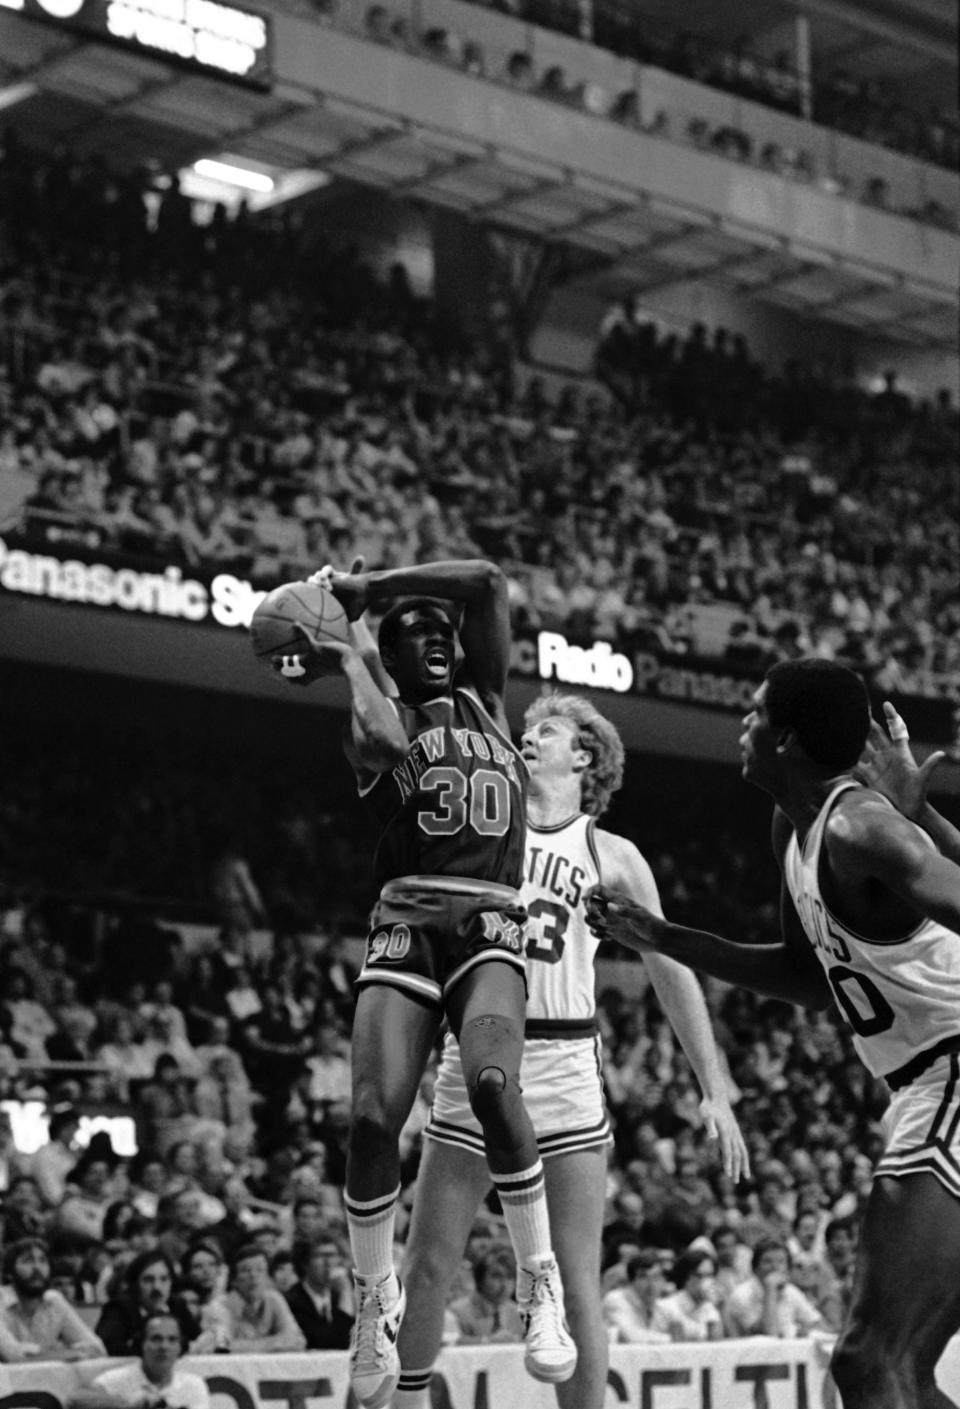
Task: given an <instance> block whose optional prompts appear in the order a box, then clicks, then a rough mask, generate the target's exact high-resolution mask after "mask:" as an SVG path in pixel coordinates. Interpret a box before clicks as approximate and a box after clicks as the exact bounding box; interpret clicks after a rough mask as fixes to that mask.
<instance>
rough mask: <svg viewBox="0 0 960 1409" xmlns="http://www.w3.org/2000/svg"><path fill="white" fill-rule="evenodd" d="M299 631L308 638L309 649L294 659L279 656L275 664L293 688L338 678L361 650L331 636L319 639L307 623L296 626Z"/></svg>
mask: <svg viewBox="0 0 960 1409" xmlns="http://www.w3.org/2000/svg"><path fill="white" fill-rule="evenodd" d="M294 625H295V626H296V629H297V631H299V633H300V635H301V636H302V637H303V638H304V642H305V647H304V650H302V651H297V652H296V653H295V654H293V655H283V656H280V655H277V656H274V657H273V659H272V662H271V664H272V665H273V668H274V670H275V671H276V672H277V674H278V675H282V676H283V678H284V680H287V681H289V682H290V684H292V685H312V684H313V682H314V680H319V679H320V678H321V676H324V675H331V674H336V673H337V672H339V671H341V670H343V668H344V665H345V663H346V660H347V658H348V656H350V655H353V654H355V653H356V650H357V647H356V645H355V644H354V643H353V640H352V637H353V630H352V628H351V632H350V635H351V641H349V642H348V641H334V640H332V639H331V638H330V637H329V636H318V635H317V634H316V632H315V631H314V630H313V629H312V627H309V626H307V624H306V622H303V621H298V622H295V623H294Z"/></svg>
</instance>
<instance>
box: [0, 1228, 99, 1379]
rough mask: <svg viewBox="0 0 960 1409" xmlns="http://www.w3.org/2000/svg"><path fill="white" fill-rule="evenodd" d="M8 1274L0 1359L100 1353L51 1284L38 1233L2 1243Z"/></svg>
mask: <svg viewBox="0 0 960 1409" xmlns="http://www.w3.org/2000/svg"><path fill="white" fill-rule="evenodd" d="M5 1265H6V1272H7V1279H8V1281H9V1282H10V1284H11V1285H12V1288H13V1293H14V1300H13V1301H12V1302H11V1303H10V1305H8V1306H6V1307H4V1309H3V1311H2V1313H0V1360H4V1361H6V1362H7V1363H8V1364H11V1363H16V1362H19V1361H24V1360H82V1359H85V1358H86V1359H90V1358H91V1357H94V1356H97V1355H105V1354H106V1348H105V1346H104V1344H103V1341H102V1340H101V1339H100V1337H99V1336H97V1335H95V1334H94V1333H93V1331H91V1330H90V1329H89V1327H88V1326H86V1325H85V1324H84V1322H83V1321H82V1320H81V1319H80V1317H79V1316H78V1315H77V1313H76V1312H75V1311H74V1309H73V1307H72V1306H71V1305H70V1303H69V1301H68V1300H67V1299H66V1297H65V1296H64V1295H63V1294H62V1292H58V1291H54V1290H53V1288H52V1287H51V1285H50V1277H51V1273H50V1256H49V1253H48V1252H47V1245H46V1243H45V1242H44V1241H43V1239H42V1238H23V1239H21V1241H20V1242H17V1243H13V1244H12V1245H11V1246H10V1247H8V1248H7V1255H6V1258H5Z"/></svg>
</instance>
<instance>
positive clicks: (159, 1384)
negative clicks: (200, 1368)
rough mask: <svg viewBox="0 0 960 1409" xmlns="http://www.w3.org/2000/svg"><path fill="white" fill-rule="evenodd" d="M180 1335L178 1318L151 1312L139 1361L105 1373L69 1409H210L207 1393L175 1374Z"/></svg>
mask: <svg viewBox="0 0 960 1409" xmlns="http://www.w3.org/2000/svg"><path fill="white" fill-rule="evenodd" d="M182 1349H183V1333H182V1331H181V1329H180V1325H179V1323H178V1321H177V1319H176V1317H174V1316H171V1315H170V1314H169V1313H168V1312H154V1313H153V1314H151V1315H150V1316H149V1317H147V1319H146V1321H145V1323H144V1326H143V1334H142V1337H141V1340H140V1344H139V1345H138V1347H137V1352H136V1353H137V1355H138V1358H137V1360H135V1361H134V1363H133V1364H132V1365H119V1366H116V1367H114V1368H113V1369H110V1370H104V1371H103V1372H102V1374H99V1375H97V1377H96V1379H95V1380H94V1381H93V1383H92V1384H91V1385H89V1386H87V1387H86V1388H84V1389H80V1390H77V1391H76V1393H75V1394H73V1395H72V1396H71V1398H70V1400H69V1401H68V1409H148V1407H149V1409H153V1407H154V1406H156V1409H159V1406H169V1409H210V1393H209V1391H208V1389H207V1386H206V1385H205V1383H204V1382H203V1380H202V1379H201V1378H200V1376H199V1375H195V1374H193V1373H192V1371H189V1370H178V1369H177V1360H178V1359H179V1358H180V1353H181V1351H182Z"/></svg>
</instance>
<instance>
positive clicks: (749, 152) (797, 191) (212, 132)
mask: <svg viewBox="0 0 960 1409" xmlns="http://www.w3.org/2000/svg"><path fill="white" fill-rule="evenodd" d="M931 2H932V0H931ZM42 4H43V0H0V54H2V56H3V58H2V60H0V80H2V79H5V80H6V82H7V87H6V88H5V89H2V90H0V103H3V102H4V95H5V94H6V95H7V97H6V101H7V102H13V101H15V100H16V99H17V98H19V99H20V102H19V103H18V106H17V109H16V112H17V118H18V122H19V121H20V120H21V114H22V119H23V121H24V123H25V124H26V125H27V126H28V127H29V128H31V129H32V130H33V131H35V132H37V133H38V134H42V135H43V136H44V137H45V138H46V139H47V140H49V141H50V142H51V143H52V142H54V141H56V140H69V141H70V142H71V143H72V145H73V146H74V147H75V149H77V150H78V152H79V154H80V155H85V154H89V152H90V151H94V150H96V151H101V152H103V153H104V154H105V155H106V156H108V158H109V159H111V160H113V161H116V162H119V161H126V162H127V163H128V164H130V165H134V164H141V163H143V162H144V160H146V159H147V158H148V157H149V158H151V159H152V160H153V161H154V162H155V163H161V164H162V165H163V166H164V167H166V168H167V169H169V170H174V169H178V168H183V167H185V166H189V165H190V164H191V163H193V162H194V161H195V160H196V159H198V158H200V157H220V158H221V159H225V160H232V161H235V162H240V163H242V164H245V165H247V166H252V167H253V168H254V169H255V170H259V171H262V172H264V173H265V174H266V175H268V176H270V177H271V178H272V179H273V180H274V181H275V182H276V183H277V185H278V189H280V188H282V187H283V185H284V182H287V183H288V184H289V183H291V182H293V179H294V175H295V174H296V173H304V172H306V173H313V174H314V176H316V174H317V173H318V172H320V173H323V174H324V175H325V176H326V177H329V178H336V177H340V178H347V179H349V180H352V181H357V182H360V183H363V184H365V185H367V186H372V187H376V188H378V189H381V190H383V191H384V192H385V193H389V194H390V195H391V196H393V197H396V198H411V199H417V200H419V201H422V202H425V203H428V204H431V205H436V206H443V207H447V208H451V209H454V210H457V211H459V212H462V213H465V214H466V215H468V216H469V217H470V218H471V219H474V220H476V221H478V222H483V223H486V224H489V225H493V226H497V227H499V228H502V229H507V230H511V231H519V232H522V233H524V234H526V235H528V236H532V237H534V238H538V239H542V240H543V241H546V242H549V243H551V244H554V245H562V246H565V247H566V248H568V249H569V250H571V251H573V252H575V254H574V257H575V259H576V260H577V261H578V262H579V264H580V267H583V268H587V269H589V268H591V267H596V268H604V267H608V268H609V267H613V268H618V269H621V270H623V272H624V277H625V279H627V280H628V281H629V282H630V284H631V286H632V287H633V288H634V289H637V290H640V291H642V290H643V289H645V288H656V287H660V286H663V285H664V284H668V283H670V282H678V281H682V280H684V279H692V278H698V279H707V280H712V281H716V282H717V283H719V284H722V285H724V286H726V287H728V288H730V289H732V290H733V291H734V292H736V293H738V294H740V295H742V296H744V297H748V298H757V299H760V300H763V301H767V302H770V303H773V304H776V305H779V306H781V307H785V308H787V309H789V310H791V311H792V312H794V313H798V314H800V315H801V316H804V315H809V316H810V317H816V318H817V319H826V320H828V321H831V320H832V321H835V322H837V323H839V324H843V325H845V326H847V327H849V328H853V329H858V330H863V331H864V332H865V333H866V332H869V335H870V336H871V337H876V338H878V339H882V340H886V341H891V342H901V343H904V344H908V345H913V346H915V347H920V348H923V347H926V348H929V349H932V350H945V349H947V348H952V347H954V346H955V341H956V322H957V302H958V292H957V291H958V285H960V235H958V230H957V214H958V210H960V196H958V182H957V177H956V175H955V173H953V172H951V171H950V170H948V169H946V168H945V167H944V166H943V165H938V164H937V162H936V160H935V153H934V154H931V153H930V152H928V153H927V159H923V156H917V155H907V154H905V153H903V152H900V151H895V150H891V149H889V148H888V147H885V146H883V145H880V144H879V141H880V139H879V138H878V139H877V140H876V141H874V140H866V138H867V137H869V136H870V135H871V129H870V128H869V124H868V125H867V127H866V131H865V134H864V136H861V137H855V136H850V135H846V134H843V133H840V132H838V131H836V130H835V129H833V128H830V127H827V126H825V125H823V123H822V122H819V123H818V122H815V121H812V120H810V119H808V118H806V117H804V116H802V115H797V114H795V113H794V112H791V111H789V109H790V107H791V106H799V107H800V109H801V113H802V110H803V109H804V108H807V109H808V110H809V111H811V113H813V115H814V116H816V115H817V110H816V106H815V105H814V104H813V102H812V98H811V90H810V85H809V74H806V75H803V74H801V75H800V78H798V77H797V70H795V69H792V68H791V67H790V66H789V65H787V66H786V67H782V68H779V69H777V68H776V67H775V69H774V72H779V74H780V76H781V81H782V97H783V102H782V104H781V106H780V107H777V106H774V105H771V103H770V102H768V101H758V100H757V99H756V98H750V97H744V96H743V93H744V92H750V91H757V82H756V81H755V80H756V74H755V73H754V80H751V79H750V75H751V68H750V65H749V64H748V63H747V61H746V59H745V58H744V55H743V53H742V52H741V53H740V55H739V57H738V58H737V62H736V64H735V66H734V67H733V68H732V69H730V68H729V65H728V66H727V69H726V70H725V69H724V67H723V65H721V67H720V70H719V72H720V74H721V78H722V76H723V73H724V72H727V74H728V77H730V82H729V83H728V85H727V88H726V89H723V88H720V87H717V86H714V85H712V84H711V83H708V82H706V81H704V80H703V79H702V78H700V77H684V76H683V75H681V74H679V73H677V72H670V71H668V69H667V68H665V67H663V66H661V60H662V58H663V55H662V53H661V52H660V51H658V50H657V46H656V45H648V46H647V48H646V49H640V50H638V52H642V53H643V54H644V60H643V61H641V60H639V59H637V58H630V57H623V56H622V55H617V54H615V53H612V52H610V49H604V48H601V47H599V45H598V43H596V42H593V43H591V42H587V41H586V40H585V39H583V38H580V37H577V36H574V35H568V34H562V33H558V32H555V31H550V30H548V29H546V28H542V27H540V26H539V25H536V24H531V23H529V22H528V21H527V20H526V19H524V18H519V17H517V16H514V15H510V14H505V13H499V12H496V11H494V10H491V9H487V8H483V7H481V6H478V5H472V4H466V3H462V0H383V3H371V2H370V0H289V5H288V6H287V7H285V8H283V9H278V8H276V7H275V8H274V9H273V10H272V11H270V12H268V11H267V10H266V9H262V10H261V11H260V18H261V19H262V20H263V23H264V24H265V25H268V29H267V30H264V31H263V33H264V34H265V35H266V36H267V37H266V38H265V40H264V44H263V46H262V50H258V52H257V54H256V56H255V63H254V60H251V63H252V64H253V68H251V75H253V74H254V69H255V70H256V73H255V77H256V79H257V82H256V84H254V83H253V82H248V83H240V82H227V81H226V77H227V75H225V74H224V73H223V72H219V73H218V72H217V71H215V70H213V69H211V68H210V66H209V65H207V66H206V67H204V66H203V65H202V64H198V63H197V62H194V61H187V60H185V59H184V58H183V56H182V54H181V55H179V56H176V57H174V58H171V57H170V56H169V55H168V54H164V53H163V52H162V50H161V48H160V47H158V46H157V43H152V41H154V40H156V39H157V35H158V34H162V33H163V31H162V27H161V28H160V29H158V27H157V21H158V16H159V14H160V11H161V10H162V11H163V13H164V14H166V10H167V9H169V6H168V5H166V4H165V3H164V4H161V0H110V4H108V6H107V13H108V15H114V12H116V15H115V21H116V22H115V23H113V25H112V28H113V32H112V36H110V38H111V40H112V42H109V43H108V42H103V41H104V38H105V36H98V35H97V34H95V33H93V32H92V31H91V29H90V28H89V26H87V27H86V28H84V29H78V28H77V25H78V23H79V21H78V20H75V19H71V20H66V21H59V20H58V21H56V22H54V21H53V20H52V18H51V16H50V15H49V13H46V14H45V17H44V22H43V23H40V22H39V18H38V17H41V6H42ZM294 6H295V7H296V12H293V7H294ZM58 8H60V7H58ZM175 8H176V7H175ZM182 8H183V10H184V13H185V14H186V13H188V12H189V13H193V11H192V9H191V7H190V6H189V5H186V4H184V5H183V6H182ZM208 8H209V9H210V10H211V14H212V13H213V12H214V11H216V10H217V7H208ZM773 8H774V9H775V10H777V12H778V13H779V12H780V11H781V10H784V9H785V8H786V7H785V6H783V5H781V6H775V7H773ZM815 8H816V7H815ZM820 8H821V9H822V8H823V7H822V6H820ZM837 8H838V6H837V5H834V6H833V9H834V10H836V9H837ZM846 8H847V9H849V7H846ZM121 11H122V15H121ZM236 11H237V13H241V10H240V7H236ZM250 12H251V7H247V6H244V7H243V11H242V13H250ZM82 13H83V0H81V4H80V15H81V17H82ZM577 13H579V10H578V12H577ZM852 13H853V12H852V11H851V15H852ZM596 17H597V15H596V12H594V10H593V9H592V8H591V9H590V13H589V16H588V19H589V23H586V22H582V23H581V22H579V21H578V27H579V31H580V33H582V32H583V30H584V28H587V29H589V28H590V27H591V26H595V22H596ZM121 19H122V21H123V23H122V24H121V22H120V21H121ZM847 19H848V21H849V20H850V15H848V16H847ZM148 21H149V23H148ZM851 22H852V21H851ZM237 23H239V21H237ZM885 23H889V22H885ZM600 37H603V36H602V35H601V36H600ZM908 38H909V35H908V34H907V35H906V37H905V38H904V48H905V50H906V49H907V48H909V45H908V44H907V39H908ZM920 39H921V40H922V43H923V44H926V45H927V46H928V47H929V46H930V45H933V46H934V48H935V49H936V47H937V44H938V43H939V41H938V40H937V38H936V36H935V35H934V36H933V37H931V36H930V35H929V34H923V35H920ZM148 41H151V42H148ZM895 41H896V36H895V35H893V34H888V35H887V36H886V40H885V42H886V43H887V44H888V46H890V45H892V44H894V43H895ZM238 42H239V41H238ZM611 42H612V41H611ZM177 43H178V44H179V43H180V40H179V39H178V40H177ZM921 47H922V46H921ZM694 69H695V71H696V72H698V73H699V70H697V69H696V66H695V65H694ZM24 73H27V74H28V75H29V77H28V79H27V80H26V81H23V80H22V76H23V74H24ZM764 73H767V70H764ZM709 76H710V74H709V73H706V74H705V77H709ZM233 77H234V78H236V77H237V75H236V74H234V75H233ZM751 81H753V88H751V86H750V83H751ZM765 81H767V80H765ZM11 94H12V95H13V96H10V95H11ZM758 96H764V95H763V94H759V92H758ZM948 125H949V124H948ZM947 145H949V143H947ZM937 150H939V149H937Z"/></svg>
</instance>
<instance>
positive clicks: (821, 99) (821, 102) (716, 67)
mask: <svg viewBox="0 0 960 1409" xmlns="http://www.w3.org/2000/svg"><path fill="white" fill-rule="evenodd" d="M289 2H290V3H291V4H296V0H289ZM477 2H478V3H482V4H486V3H487V0H477ZM303 5H304V7H305V9H306V11H307V12H308V13H310V14H311V15H313V16H315V17H319V18H321V19H322V20H323V21H324V22H326V23H331V24H338V23H345V22H347V15H346V11H345V8H344V10H343V13H341V5H340V0H303ZM491 8H494V9H498V10H501V11H502V12H504V13H507V14H511V15H514V16H516V17H517V18H520V19H524V20H527V21H529V22H530V23H533V24H538V25H541V26H543V27H544V28H546V29H549V30H557V31H560V32H561V33H566V34H570V35H574V36H576V37H579V38H581V39H585V40H589V41H590V42H592V43H594V44H596V45H597V46H598V47H599V48H601V49H606V50H609V51H610V52H611V53H613V54H616V55H618V56H619V57H622V58H627V59H631V60H634V61H635V62H637V63H640V64H649V65H653V66H654V67H657V68H662V69H666V70H667V71H668V72H671V73H676V74H678V75H680V76H681V77H684V78H689V79H692V80H693V81H694V82H697V83H702V84H704V85H706V86H707V87H710V88H717V89H721V90H723V91H725V92H728V93H731V94H733V95H735V96H736V97H739V98H743V99H747V100H748V101H750V102H754V103H759V104H762V105H763V106H765V107H770V108H774V109H777V110H779V111H781V112H785V113H788V114H792V115H794V116H798V117H799V116H805V117H808V118H810V119H812V120H813V121H814V122H816V123H817V124H819V125H821V126H824V127H828V128H832V129H834V130H836V131H839V132H845V133H848V134H850V135H851V136H854V137H858V138H860V139H861V140H862V141H864V142H867V143H871V144H873V145H875V146H881V147H886V148H888V149H890V150H893V151H898V152H902V153H904V154H905V155H908V156H911V157H916V158H918V159H919V160H921V161H925V162H930V163H932V164H934V165H936V166H941V167H945V168H946V169H947V170H950V171H953V170H955V169H956V167H957V164H958V161H960V124H958V121H957V117H956V113H955V112H954V113H953V114H952V115H951V114H950V113H946V112H944V111H943V110H942V109H941V108H940V107H939V106H938V105H937V104H935V103H930V104H928V105H927V107H926V109H925V110H924V111H919V110H917V109H916V108H915V106H914V103H915V99H914V98H913V95H911V94H909V93H907V92H904V90H903V86H902V85H901V84H900V83H899V82H898V81H897V80H895V79H893V78H890V77H866V78H859V77H857V76H856V75H854V74H851V73H850V72H849V71H847V70H846V69H843V68H833V69H830V70H829V71H828V72H827V73H826V74H825V75H823V76H822V77H821V76H820V75H819V73H815V74H814V77H813V79H812V80H807V81H805V80H804V79H803V78H802V77H801V75H800V74H799V73H798V71H797V69H796V67H795V65H794V62H793V58H792V56H791V54H790V52H789V51H788V50H781V51H779V52H778V53H777V54H776V55H775V57H774V59H773V60H772V61H766V60H764V59H761V58H760V57H758V56H757V55H756V54H755V53H753V52H752V51H751V48H750V44H749V40H748V38H747V36H741V37H740V38H738V39H737V40H736V41H735V42H734V44H733V46H732V47H731V48H729V49H728V48H725V47H723V46H722V45H721V44H719V43H718V42H717V41H715V40H711V39H710V38H707V37H705V36H701V35H696V34H693V33H691V32H690V31H688V30H683V29H679V28H676V29H675V28H671V27H669V26H663V25H656V24H654V25H651V24H650V23H649V22H645V21H644V20H643V19H641V18H640V17H639V16H638V14H637V11H636V7H635V6H632V5H630V4H625V3H624V0H599V3H597V4H594V5H592V6H588V5H583V4H580V3H567V4H554V3H550V4H544V3H542V0H519V3H515V2H514V0H496V3H494V4H493V5H492V6H491ZM468 30H469V24H468V23H465V24H464V32H463V33H462V34H461V33H459V32H457V31H456V30H454V29H451V28H448V27H444V26H441V25H437V24H431V25H425V26H420V27H418V26H417V24H416V23H415V19H414V18H411V16H410V14H408V11H407V7H406V6H401V5H399V4H392V5H391V4H390V3H382V0H374V3H372V4H370V5H369V7H368V8H367V9H366V11H365V14H364V21H363V33H364V34H365V35H366V37H367V38H369V39H373V40H375V41H376V42H377V43H379V44H385V45H389V46H390V47H392V48H395V49H399V50H401V51H403V52H404V53H408V54H415V55H418V56H419V57H422V58H426V59H429V60H432V61H434V62H437V63H442V64H446V65H447V66H449V67H452V68H456V69H460V70H461V71H463V72H465V73H469V74H472V75H474V76H475V77H478V78H487V79H490V80H493V81H496V82H501V83H505V84H507V85H509V86H510V87H514V88H520V89H522V90H523V91H524V92H529V93H534V94H537V95H538V96H540V97H542V98H544V99H547V100H549V101H552V102H558V103H564V104H566V105H567V106H569V107H573V108H577V109H579V110H581V111H583V112H587V113H591V114H593V115H594V116H596V117H607V118H610V119H611V120H613V121H615V122H619V123H622V124H624V125H626V126H628V127H632V128H636V129H639V130H643V131H646V132H650V133H652V134H653V135H656V136H661V137H669V138H670V139H671V140H673V141H683V142H690V143H692V144H694V145H696V146H699V147H702V148H708V149H709V150H711V151H712V152H714V153H716V154H719V155H722V156H726V157H729V158H731V159H733V160H736V161H741V162H748V163H754V164H756V165H759V166H761V167H763V168H764V169H766V170H769V171H775V172H777V173H778V174H779V175H783V176H787V177H789V178H790V179H792V180H796V181H802V182H809V183H816V184H817V185H818V187H819V189H821V190H824V191H829V192H831V193H833V194H842V195H849V196H852V197H854V198H855V199H857V200H861V201H865V202H866V203H867V204H870V205H874V206H878V207H880V208H883V209H889V210H900V211H901V213H903V214H907V215H910V216H911V217H913V218H914V219H917V220H922V221H925V222H927V223H930V224H934V225H941V226H943V227H945V228H947V229H954V230H955V229H956V228H957V220H958V211H957V210H956V209H948V208H947V207H946V206H944V205H943V204H942V203H941V202H940V201H938V200H936V199H933V198H930V199H927V200H924V201H921V202H919V203H918V204H915V205H912V206H910V207H909V208H907V207H903V208H902V209H901V207H900V206H898V205H897V204H896V202H895V200H894V199H893V197H892V196H891V193H890V191H889V189H888V187H887V183H886V181H885V180H884V178H883V177H882V176H879V175H872V176H870V175H868V176H867V177H866V178H863V179H860V180H857V179H855V178H854V177H853V175H851V174H850V173H849V172H844V171H843V170H840V169H837V167H836V165H835V164H834V161H833V158H831V160H830V164H829V165H826V164H825V162H824V159H821V160H819V161H818V159H817V158H816V157H815V155H814V153H813V149H812V144H808V145H807V146H806V147H805V146H804V145H803V144H802V141H800V140H798V142H797V144H796V146H784V145H783V144H782V143H778V142H776V141H769V142H763V143H761V142H760V141H758V140H756V138H755V136H751V135H750V134H749V133H748V132H747V131H745V130H744V129H743V128H741V127H739V126H737V125H735V124H731V123H722V124H711V123H709V122H708V121H707V120H706V119H705V118H703V117H697V116H695V115H694V116H692V117H691V116H689V115H688V116H684V115H682V114H681V113H680V112H670V111H668V110H667V109H666V108H662V109H658V110H657V111H656V112H655V113H653V114H648V115H647V117H646V118H645V119H643V118H642V117H641V102H640V88H639V87H638V86H636V85H634V86H631V87H629V88H625V89H622V90H621V91H618V92H613V91H608V89H607V88H605V87H604V86H603V85H602V84H601V83H599V82H597V80H596V78H595V77H594V78H583V77H581V76H579V75H577V74H575V73H568V72H567V70H566V69H565V68H564V67H563V66H562V65H560V64H558V63H556V62H546V63H543V64H539V63H538V62H537V59H536V51H535V46H528V47H525V48H517V49H515V50H513V51H511V52H509V53H507V54H506V55H505V56H499V55H498V56H496V57H494V56H492V55H488V54H487V53H486V51H485V48H484V46H483V44H482V43H480V42H479V41H478V40H477V39H476V38H473V37H471V36H470V35H469V32H468ZM641 82H642V80H641Z"/></svg>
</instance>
